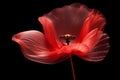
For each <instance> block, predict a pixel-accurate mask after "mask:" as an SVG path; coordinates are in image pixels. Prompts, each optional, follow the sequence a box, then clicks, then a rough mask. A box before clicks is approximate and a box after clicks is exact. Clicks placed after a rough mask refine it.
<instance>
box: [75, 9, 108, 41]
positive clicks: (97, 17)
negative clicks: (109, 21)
mask: <svg viewBox="0 0 120 80" xmlns="http://www.w3.org/2000/svg"><path fill="white" fill-rule="evenodd" d="M105 23H106V20H105V18H104V17H103V15H102V14H101V13H100V12H98V11H95V10H92V11H91V12H90V15H89V17H88V18H86V20H85V22H84V24H83V26H82V29H81V32H80V34H79V36H78V39H77V40H78V41H79V42H81V41H82V40H83V38H84V37H85V36H86V35H87V34H88V33H89V32H90V31H91V30H93V29H95V28H98V29H99V30H103V29H104V26H105Z"/></svg>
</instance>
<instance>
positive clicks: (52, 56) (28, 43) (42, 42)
mask: <svg viewBox="0 0 120 80" xmlns="http://www.w3.org/2000/svg"><path fill="white" fill-rule="evenodd" d="M12 40H13V41H15V42H17V43H18V44H19V45H20V47H21V50H22V52H23V54H24V56H25V57H26V58H28V59H29V60H32V61H35V62H39V63H44V64H54V63H58V62H61V61H63V60H65V59H66V58H68V55H67V54H66V52H65V51H67V48H63V49H56V50H55V49H53V48H52V47H51V45H50V44H49V43H48V41H46V39H45V36H44V35H43V34H42V33H41V32H39V31H36V30H30V31H25V32H21V33H18V34H16V35H14V36H13V37H12ZM64 52H65V53H64ZM67 52H68V51H67Z"/></svg>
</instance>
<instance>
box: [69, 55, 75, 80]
mask: <svg viewBox="0 0 120 80" xmlns="http://www.w3.org/2000/svg"><path fill="white" fill-rule="evenodd" d="M70 63H71V67H72V75H73V80H76V77H75V70H74V64H73V61H72V57H71V56H70Z"/></svg>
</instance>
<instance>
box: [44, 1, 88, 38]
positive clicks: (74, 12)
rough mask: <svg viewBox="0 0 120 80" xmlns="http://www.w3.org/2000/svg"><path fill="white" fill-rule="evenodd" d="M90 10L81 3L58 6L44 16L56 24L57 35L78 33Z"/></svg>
mask: <svg viewBox="0 0 120 80" xmlns="http://www.w3.org/2000/svg"><path fill="white" fill-rule="evenodd" d="M89 12H90V10H89V9H88V8H87V7H86V6H85V5H81V4H79V3H75V4H72V5H70V6H64V7H62V8H56V9H54V10H53V11H51V12H50V13H48V14H45V15H44V16H46V17H48V18H49V19H50V20H51V21H52V22H53V24H54V28H55V31H56V33H57V37H59V36H60V35H64V34H71V35H78V34H79V32H80V30H81V28H82V24H83V23H84V20H85V19H86V18H87V17H88V15H89Z"/></svg>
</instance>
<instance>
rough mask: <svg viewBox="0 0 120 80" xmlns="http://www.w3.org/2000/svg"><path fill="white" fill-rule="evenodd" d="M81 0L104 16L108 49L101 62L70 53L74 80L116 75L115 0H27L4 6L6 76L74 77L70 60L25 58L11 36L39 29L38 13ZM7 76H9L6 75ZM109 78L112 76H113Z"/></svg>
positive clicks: (47, 79) (36, 79)
mask: <svg viewBox="0 0 120 80" xmlns="http://www.w3.org/2000/svg"><path fill="white" fill-rule="evenodd" d="M74 2H80V3H83V4H85V5H87V6H88V7H89V8H95V9H98V10H100V11H101V13H102V14H103V15H104V16H105V17H106V19H107V24H106V27H105V32H106V33H108V35H109V36H110V46H111V48H110V51H109V53H108V55H107V57H106V58H105V60H104V61H102V62H97V63H92V62H86V61H83V60H81V59H80V58H78V57H76V56H73V62H74V68H75V73H76V80H85V79H87V78H88V79H90V80H91V79H93V80H98V79H100V80H103V79H112V78H113V79H114V80H116V79H115V78H117V72H119V56H118V54H119V52H117V51H116V50H115V49H117V48H116V46H115V43H114V41H115V40H114V32H115V29H116V26H115V25H116V17H115V16H116V15H117V14H116V13H117V12H116V10H115V9H116V8H117V7H115V6H114V5H117V4H116V3H117V2H115V1H114V0H56V1H55V0H54V1H53V0H43V1H42V0H38V1H37V0H36V1H35V0H30V1H22V0H16V1H5V2H4V5H3V6H2V7H3V11H2V13H3V15H2V17H3V19H2V21H4V22H3V24H4V26H2V28H1V29H0V31H1V32H0V33H1V34H0V35H1V36H2V38H1V39H0V44H1V45H2V46H0V48H1V54H3V56H1V59H2V63H3V64H2V65H1V66H2V67H3V68H1V69H2V70H3V73H2V74H3V75H5V77H4V79H5V78H9V79H16V80H17V79H25V78H26V79H34V80H73V78H72V72H71V65H70V60H69V59H67V60H65V61H64V62H62V63H59V64H54V65H45V64H40V63H36V62H32V61H30V60H27V59H26V58H25V57H24V56H23V54H22V52H21V50H20V48H19V45H18V44H17V43H15V42H13V41H12V40H11V38H12V35H14V34H16V33H18V32H22V31H26V30H39V31H42V32H43V30H42V27H41V24H40V23H39V22H38V17H39V16H42V15H43V14H45V13H48V12H50V11H51V10H52V9H54V8H57V7H63V6H64V5H68V4H72V3H74ZM7 76H9V77H7ZM113 79H112V80H113Z"/></svg>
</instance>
